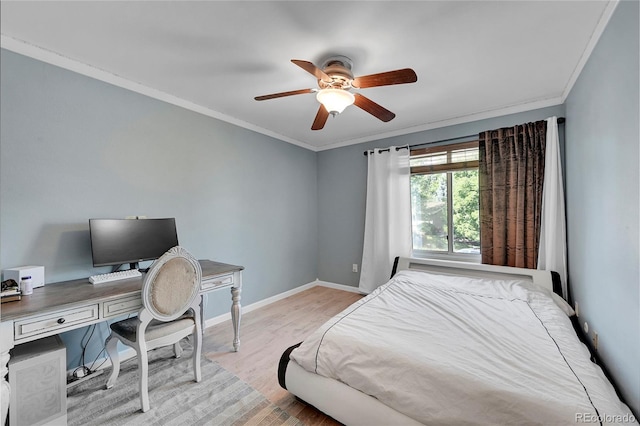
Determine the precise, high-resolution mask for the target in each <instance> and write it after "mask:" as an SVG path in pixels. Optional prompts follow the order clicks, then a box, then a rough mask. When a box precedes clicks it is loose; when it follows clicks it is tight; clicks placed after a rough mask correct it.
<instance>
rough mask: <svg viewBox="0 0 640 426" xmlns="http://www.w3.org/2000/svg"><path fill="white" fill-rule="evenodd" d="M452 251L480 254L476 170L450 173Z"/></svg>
mask: <svg viewBox="0 0 640 426" xmlns="http://www.w3.org/2000/svg"><path fill="white" fill-rule="evenodd" d="M452 177H453V190H452V191H453V194H452V195H453V251H454V252H456V253H475V254H480V220H479V217H480V214H479V213H480V207H479V195H478V170H463V171H458V172H453V173H452Z"/></svg>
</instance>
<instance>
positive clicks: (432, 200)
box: [411, 173, 449, 251]
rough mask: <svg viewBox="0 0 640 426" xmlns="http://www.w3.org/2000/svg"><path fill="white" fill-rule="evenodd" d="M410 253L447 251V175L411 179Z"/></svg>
mask: <svg viewBox="0 0 640 426" xmlns="http://www.w3.org/2000/svg"><path fill="white" fill-rule="evenodd" d="M411 219H412V228H413V249H414V250H441V251H448V250H449V248H448V242H447V241H448V240H447V233H448V229H447V174H446V173H436V174H424V175H412V176H411Z"/></svg>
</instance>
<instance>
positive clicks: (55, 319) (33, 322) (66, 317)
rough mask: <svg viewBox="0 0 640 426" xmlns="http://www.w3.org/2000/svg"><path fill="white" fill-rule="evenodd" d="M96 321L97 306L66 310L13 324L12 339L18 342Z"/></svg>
mask: <svg viewBox="0 0 640 426" xmlns="http://www.w3.org/2000/svg"><path fill="white" fill-rule="evenodd" d="M97 319H98V304H95V305H88V306H83V307H80V308H75V309H68V310H66V311H60V312H56V313H53V314H49V315H42V316H40V317H34V318H29V319H26V320H22V321H16V322H15V323H14V337H15V340H16V341H18V340H20V339H26V338H28V337H31V336H36V335H39V334H45V333H49V334H50V333H51V332H58V331H64V329H66V328H70V327H73V326H74V325H76V324H79V323H83V322H89V321H92V320H97Z"/></svg>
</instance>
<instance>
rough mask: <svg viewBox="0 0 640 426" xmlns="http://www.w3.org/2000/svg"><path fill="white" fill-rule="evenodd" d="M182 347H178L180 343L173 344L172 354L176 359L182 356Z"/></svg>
mask: <svg viewBox="0 0 640 426" xmlns="http://www.w3.org/2000/svg"><path fill="white" fill-rule="evenodd" d="M182 352H183V351H182V346H180V342H176V343H174V344H173V354H174V355H175V357H176V358H180V357H181V356H182Z"/></svg>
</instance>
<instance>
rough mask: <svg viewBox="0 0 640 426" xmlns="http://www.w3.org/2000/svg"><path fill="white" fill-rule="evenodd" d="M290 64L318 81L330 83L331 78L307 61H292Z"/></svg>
mask: <svg viewBox="0 0 640 426" xmlns="http://www.w3.org/2000/svg"><path fill="white" fill-rule="evenodd" d="M291 62H293V63H294V64H296V65H297V66H299V67H300V68H302V69H303V70H305V71H306V72H308V73H309V74H313V75H314V76H315V77H316V78H317V79H318V80H322V81H326V82H327V83H328V82H330V81H331V77H329V76H328V75H327V74H325V72H324V71H322V70H321V69H320V68H318V67H316V66H315V65H313V64H312V63H311V62H309V61H302V60H300V59H292V60H291Z"/></svg>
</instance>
